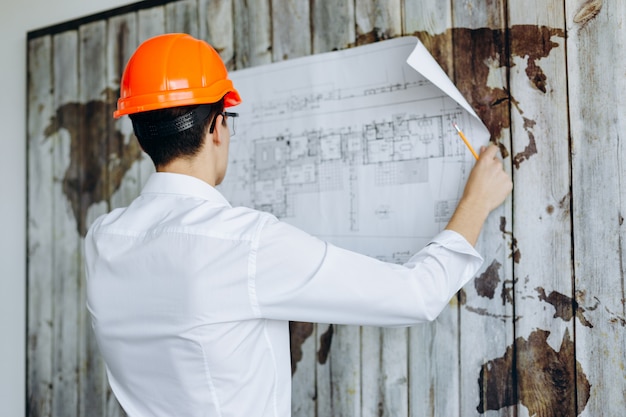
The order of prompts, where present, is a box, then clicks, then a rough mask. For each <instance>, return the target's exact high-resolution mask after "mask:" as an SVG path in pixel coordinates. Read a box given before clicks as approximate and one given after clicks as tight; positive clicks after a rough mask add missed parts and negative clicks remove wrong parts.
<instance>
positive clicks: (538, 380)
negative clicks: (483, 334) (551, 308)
mask: <svg viewBox="0 0 626 417" xmlns="http://www.w3.org/2000/svg"><path fill="white" fill-rule="evenodd" d="M549 335H550V332H548V331H545V330H536V331H534V332H533V333H531V334H530V336H529V337H528V339H524V338H521V337H520V338H517V339H515V344H514V346H509V347H508V348H507V349H506V352H505V354H504V356H503V357H501V358H498V359H493V360H490V361H488V362H487V363H485V364H483V365H482V367H481V370H480V375H479V377H478V385H479V387H480V393H481V395H480V403H479V404H478V407H477V408H476V410H477V411H478V412H479V413H481V414H482V413H485V412H486V411H487V410H500V409H502V408H504V407H508V406H512V405H515V404H517V403H520V404H522V405H524V406H525V407H526V408H527V409H528V412H529V414H530V415H532V416H536V417H571V416H576V415H579V414H580V413H581V412H582V411H583V410H584V408H585V406H586V404H587V401H588V400H589V395H590V389H591V384H590V383H589V381H588V380H587V377H586V375H585V372H584V371H583V369H582V367H581V365H580V363H579V362H578V361H576V360H575V348H574V343H573V341H572V340H571V339H570V336H569V332H566V333H565V336H564V337H563V340H562V342H561V348H560V349H559V351H555V350H554V349H552V347H550V345H549V344H548V336H549ZM574 363H575V366H574V365H573V364H574ZM511 370H513V372H511ZM516 386H519V389H516ZM576 387H578V390H577V391H576V395H574V390H576ZM576 398H577V403H576V402H575V400H574V399H576Z"/></svg>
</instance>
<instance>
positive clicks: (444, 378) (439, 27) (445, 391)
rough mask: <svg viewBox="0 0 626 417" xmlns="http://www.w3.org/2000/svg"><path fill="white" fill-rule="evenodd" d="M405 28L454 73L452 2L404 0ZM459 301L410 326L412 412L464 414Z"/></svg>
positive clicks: (409, 355) (417, 414)
mask: <svg viewBox="0 0 626 417" xmlns="http://www.w3.org/2000/svg"><path fill="white" fill-rule="evenodd" d="M404 7H405V13H404V16H403V19H404V22H405V23H404V25H405V26H404V27H405V29H404V30H405V31H406V34H408V35H415V36H417V37H418V38H419V39H420V40H421V41H422V43H423V44H424V46H425V47H426V48H427V49H428V50H429V52H430V53H431V54H432V55H433V57H434V58H435V59H436V60H437V61H438V62H439V64H440V66H441V67H442V68H443V69H444V71H446V72H447V73H448V75H449V76H450V77H451V78H452V79H454V78H453V76H454V72H453V68H454V67H453V64H452V62H453V61H452V58H453V54H452V50H453V44H452V31H451V21H452V17H451V15H452V11H451V4H450V2H441V1H438V0H429V1H425V2H420V3H419V4H417V3H412V2H405V4H404ZM458 308H459V307H458V305H457V303H453V304H451V305H450V306H448V307H447V308H446V309H445V310H444V311H443V312H442V313H441V315H440V316H439V317H438V318H437V320H436V321H435V322H433V323H427V324H422V325H418V326H415V327H413V328H411V329H409V339H408V345H409V347H408V379H409V388H408V389H409V391H408V392H409V408H410V409H409V415H411V416H412V417H417V416H455V415H459V401H458V398H459V380H458V373H459V371H458V363H459V346H458V343H459V341H458V332H459V330H458V314H459V312H458Z"/></svg>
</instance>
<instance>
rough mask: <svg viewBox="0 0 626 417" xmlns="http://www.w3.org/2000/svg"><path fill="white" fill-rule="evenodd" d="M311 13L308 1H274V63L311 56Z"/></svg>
mask: <svg viewBox="0 0 626 417" xmlns="http://www.w3.org/2000/svg"><path fill="white" fill-rule="evenodd" d="M310 20H311V13H310V9H309V2H308V1H307V0H272V61H273V62H277V61H284V60H286V59H293V58H298V57H301V56H307V55H310V54H311V21H310Z"/></svg>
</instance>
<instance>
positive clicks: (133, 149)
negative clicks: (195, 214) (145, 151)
mask: <svg viewBox="0 0 626 417" xmlns="http://www.w3.org/2000/svg"><path fill="white" fill-rule="evenodd" d="M108 25H109V26H108V32H107V37H108V39H107V61H106V63H107V71H106V72H107V109H106V117H107V123H108V147H109V161H108V172H109V175H108V177H109V184H108V186H109V191H108V193H107V194H108V195H110V196H111V208H116V207H125V206H127V205H128V204H130V202H131V201H132V200H133V199H134V198H135V197H137V195H138V194H139V192H140V190H141V173H140V164H139V163H138V161H139V160H140V159H141V149H140V146H139V144H138V143H137V141H136V139H135V137H134V135H133V128H132V123H131V122H130V119H129V118H128V117H122V118H120V119H114V118H113V112H114V111H115V109H116V108H117V99H118V97H119V90H120V81H121V77H122V73H123V72H124V68H125V67H126V63H127V62H128V60H129V59H130V57H131V55H132V53H133V52H134V51H135V49H136V48H137V46H138V40H137V39H138V35H137V14H136V13H129V14H126V15H121V16H116V17H113V18H111V19H109V23H108Z"/></svg>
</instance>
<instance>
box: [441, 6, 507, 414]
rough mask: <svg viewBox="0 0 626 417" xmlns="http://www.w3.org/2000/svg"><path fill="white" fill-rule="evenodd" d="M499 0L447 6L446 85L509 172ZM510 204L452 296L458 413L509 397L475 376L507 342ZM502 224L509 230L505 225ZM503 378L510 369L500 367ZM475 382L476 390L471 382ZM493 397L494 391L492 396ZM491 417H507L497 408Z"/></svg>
mask: <svg viewBox="0 0 626 417" xmlns="http://www.w3.org/2000/svg"><path fill="white" fill-rule="evenodd" d="M505 14H506V1H505V0H494V1H489V2H471V3H470V2H465V1H459V0H454V1H453V2H452V21H453V22H454V25H455V28H454V29H453V40H454V49H453V57H454V81H455V84H456V85H457V87H458V88H459V90H460V91H461V93H462V94H463V95H464V96H465V98H466V99H467V100H468V102H469V103H470V104H471V105H472V107H473V108H474V110H475V111H476V113H477V114H478V115H479V116H480V118H481V119H482V121H483V123H484V124H485V125H486V126H487V129H488V130H489V132H490V133H491V140H493V141H496V142H498V143H499V144H500V149H501V151H502V153H503V156H504V157H505V158H504V165H505V170H507V172H509V173H510V172H511V158H510V156H509V155H510V151H509V150H510V149H511V137H510V130H509V125H510V123H509V120H510V115H509V93H508V91H509V86H508V80H507V72H506V63H507V52H508V49H507V48H508V46H507V42H506V37H505V36H504V35H505V33H506V22H507V20H506V16H505ZM511 211H512V199H511V198H509V199H507V201H506V202H505V203H504V204H503V205H502V206H501V207H499V208H498V209H496V210H495V211H494V212H492V213H491V215H490V216H489V218H488V219H487V221H486V222H485V225H484V227H483V231H482V234H481V238H480V240H479V242H478V245H477V248H478V251H479V252H480V253H481V254H483V257H484V259H485V263H484V265H483V267H482V269H481V271H479V273H478V276H477V277H476V279H475V280H474V281H473V282H470V283H469V284H468V285H466V286H465V287H464V289H463V291H462V293H461V294H462V296H461V297H460V301H461V303H460V304H461V308H460V310H459V326H460V345H459V351H460V356H459V359H460V397H459V407H460V409H459V414H460V415H461V416H464V415H468V414H469V415H471V414H474V413H476V411H478V412H479V413H480V412H483V411H481V410H482V409H483V408H486V406H485V402H486V401H487V400H488V399H489V396H493V395H499V394H501V393H503V392H504V393H505V394H506V393H508V392H509V391H507V390H515V386H514V383H510V384H509V379H507V378H502V377H501V375H499V376H496V377H492V376H491V375H490V374H489V373H487V372H485V373H484V374H483V373H482V371H483V365H484V364H485V362H486V361H487V360H488V359H491V358H498V357H500V356H502V355H503V354H504V352H505V351H506V349H507V347H508V346H510V345H511V344H512V343H513V312H514V309H513V303H514V301H513V297H512V295H511V291H512V290H513V257H514V256H515V250H516V248H515V245H514V240H513V237H512V236H511V225H512V221H511V218H512V215H511ZM506 225H509V226H506ZM504 367H505V369H504V370H503V372H504V375H512V372H513V369H514V368H513V364H512V363H505V366H504ZM477 382H478V383H477ZM494 391H495V392H494ZM498 413H499V415H502V416H505V415H512V414H514V413H515V408H512V407H504V408H501V409H499V410H498Z"/></svg>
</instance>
